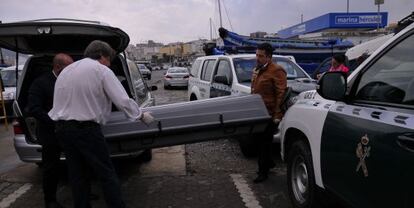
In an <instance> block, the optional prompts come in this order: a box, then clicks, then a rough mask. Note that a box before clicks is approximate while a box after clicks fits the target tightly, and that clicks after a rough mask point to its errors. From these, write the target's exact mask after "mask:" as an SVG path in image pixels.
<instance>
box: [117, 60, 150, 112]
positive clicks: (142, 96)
mask: <svg viewBox="0 0 414 208" xmlns="http://www.w3.org/2000/svg"><path fill="white" fill-rule="evenodd" d="M128 68H129V73H130V74H131V81H132V86H133V88H134V90H135V93H136V95H137V98H136V101H137V102H138V104H139V105H141V104H142V103H143V102H144V101H145V100H146V99H147V95H148V89H147V86H146V84H145V83H144V80H143V79H142V76H141V74H140V73H139V70H138V67H137V65H136V64H135V63H134V62H132V61H128ZM125 81H126V80H125ZM121 83H122V82H121Z"/></svg>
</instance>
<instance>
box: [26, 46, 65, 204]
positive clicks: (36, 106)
mask: <svg viewBox="0 0 414 208" xmlns="http://www.w3.org/2000/svg"><path fill="white" fill-rule="evenodd" d="M71 63H73V60H72V58H71V57H70V56H69V55H67V54H63V53H59V54H57V55H56V56H55V57H54V58H53V70H51V71H49V72H47V73H44V74H42V75H41V76H40V77H38V78H37V79H36V80H35V81H33V83H32V85H31V87H30V89H29V97H28V112H29V113H30V114H31V115H32V116H33V117H35V118H36V120H37V125H38V133H37V138H38V140H39V143H40V144H41V145H42V163H43V193H44V200H45V207H46V208H52V207H62V206H61V205H60V204H59V203H58V202H57V201H56V190H57V185H58V182H59V174H57V172H58V171H59V161H60V154H61V152H62V150H61V148H60V146H59V143H58V140H57V138H56V137H55V122H54V121H53V120H52V119H50V117H49V115H48V114H47V113H48V112H49V111H50V109H52V107H53V93H54V87H55V82H56V78H57V76H58V75H59V73H60V72H61V71H62V70H63V68H65V67H66V66H67V65H69V64H71Z"/></svg>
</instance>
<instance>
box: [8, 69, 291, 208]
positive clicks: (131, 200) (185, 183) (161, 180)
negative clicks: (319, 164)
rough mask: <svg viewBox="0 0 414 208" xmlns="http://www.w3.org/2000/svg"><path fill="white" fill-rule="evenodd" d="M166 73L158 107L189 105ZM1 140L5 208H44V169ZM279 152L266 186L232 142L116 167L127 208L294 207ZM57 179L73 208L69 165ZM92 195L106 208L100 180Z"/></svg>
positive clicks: (157, 77) (174, 150)
mask: <svg viewBox="0 0 414 208" xmlns="http://www.w3.org/2000/svg"><path fill="white" fill-rule="evenodd" d="M163 72H164V71H154V72H153V74H152V80H151V81H149V85H150V86H151V85H156V86H157V87H158V90H156V91H153V95H154V96H155V98H156V103H157V105H162V104H167V103H176V102H186V101H187V90H186V89H172V90H164V89H163V83H162V80H161V79H162V77H163ZM0 130H1V129H0ZM0 136H1V137H0V144H1V145H0V156H1V158H0V207H1V208H3V207H4V208H5V207H29V206H30V207H32V208H37V207H43V201H42V197H43V196H42V191H41V190H42V189H41V180H42V178H41V168H39V167H37V166H36V165H35V164H27V163H22V162H20V161H19V160H18V159H17V156H16V155H15V152H14V149H13V146H12V142H10V141H11V136H12V134H10V132H8V133H5V134H0ZM4 141H7V142H4ZM275 147H276V148H275V151H274V154H273V156H274V159H275V161H276V162H277V166H276V168H274V169H273V170H272V171H271V173H270V177H269V179H268V180H267V181H266V182H264V183H261V184H254V183H252V180H253V179H254V177H255V176H256V170H257V166H256V158H252V159H248V158H245V157H243V155H242V154H241V152H240V149H239V147H238V143H237V141H236V140H235V139H232V138H223V139H221V140H216V141H211V142H203V143H197V144H189V145H181V146H174V147H168V148H160V149H154V150H153V159H152V160H151V161H150V162H147V163H144V162H142V161H141V160H140V159H139V158H132V159H127V160H125V159H123V160H119V159H118V160H114V164H115V166H116V171H117V173H118V176H119V178H120V181H121V184H122V191H123V196H124V199H125V202H126V203H127V205H128V207H180V208H181V207H281V208H282V207H283V208H284V207H291V205H290V202H289V200H288V195H287V185H286V167H285V165H284V164H283V163H282V162H281V160H280V157H279V153H278V151H279V150H278V148H277V145H275ZM57 174H60V175H61V178H62V183H61V186H60V188H59V190H58V201H60V202H61V203H62V204H64V205H65V206H66V207H71V206H72V197H71V194H70V187H69V186H68V181H67V175H66V170H65V168H64V163H62V170H61V171H60V172H59V173H57ZM92 191H93V192H94V193H97V194H98V195H100V199H99V200H97V201H93V202H92V205H93V207H106V206H105V203H104V200H103V195H102V192H101V190H100V186H99V182H98V181H97V180H94V181H93V187H92Z"/></svg>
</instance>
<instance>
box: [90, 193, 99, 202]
mask: <svg viewBox="0 0 414 208" xmlns="http://www.w3.org/2000/svg"><path fill="white" fill-rule="evenodd" d="M89 200H91V201H96V200H99V195H98V194H93V193H90V194H89Z"/></svg>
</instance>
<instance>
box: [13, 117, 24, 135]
mask: <svg viewBox="0 0 414 208" xmlns="http://www.w3.org/2000/svg"><path fill="white" fill-rule="evenodd" d="M12 125H13V132H14V134H23V128H22V126H21V125H20V123H19V122H18V121H16V120H15V121H13V124H12Z"/></svg>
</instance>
